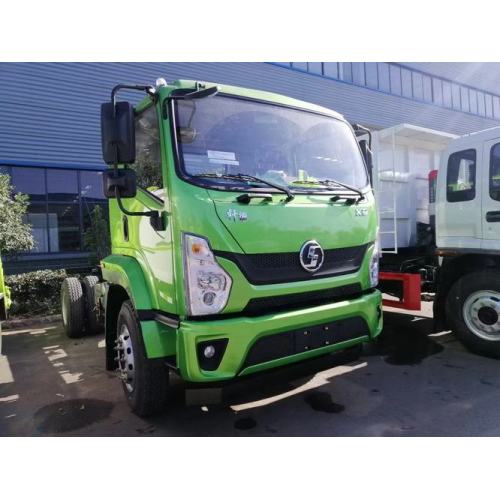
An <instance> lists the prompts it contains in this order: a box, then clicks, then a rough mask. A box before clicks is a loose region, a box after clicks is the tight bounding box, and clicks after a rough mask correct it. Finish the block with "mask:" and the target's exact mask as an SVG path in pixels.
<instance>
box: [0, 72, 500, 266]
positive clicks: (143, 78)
mask: <svg viewBox="0 0 500 500" xmlns="http://www.w3.org/2000/svg"><path fill="white" fill-rule="evenodd" d="M158 77H164V78H166V79H167V80H175V79H178V78H184V79H194V80H204V81H212V82H218V83H225V84H230V85H238V86H244V87H251V88H256V89H260V90H266V91H271V92H277V93H281V94H286V95H289V96H291V97H295V98H298V99H302V100H305V101H309V102H313V103H317V104H320V105H322V106H326V107H328V108H331V109H334V110H336V111H338V112H340V113H342V114H343V115H345V116H346V118H347V119H349V120H350V121H352V122H357V123H360V124H362V125H364V126H368V127H370V128H372V129H383V128H387V127H392V126H394V125H397V124H401V123H409V124H413V125H418V126H421V127H426V128H431V129H435V130H440V131H443V132H448V133H452V134H466V133H469V132H473V131H477V130H481V129H485V128H489V127H493V126H498V125H500V90H499V89H498V82H499V81H500V63H393V62H366V63H362V62H361V63H360V62H293V63H291V62H279V63H278V62H270V63H0V133H1V140H0V171H1V172H7V173H8V174H10V175H11V177H12V182H13V184H14V186H15V188H16V189H17V190H19V191H20V192H23V193H27V194H28V195H29V196H30V209H29V215H28V220H29V222H30V223H31V224H32V226H33V232H34V236H35V239H36V247H35V248H34V249H33V250H32V251H31V252H29V253H26V254H24V255H21V256H19V257H18V258H16V259H15V260H11V261H8V262H6V265H5V267H6V272H7V273H13V272H19V271H26V270H31V269H42V268H70V267H73V268H77V267H81V266H85V265H86V263H87V262H88V253H87V252H86V251H85V249H84V247H83V232H84V230H85V228H86V227H87V226H88V221H89V213H90V211H91V210H92V208H93V207H94V206H95V205H96V204H103V206H105V205H106V201H105V200H104V198H103V195H102V188H101V174H100V172H101V171H102V170H103V169H104V164H103V161H102V158H101V150H100V147H101V145H100V118H99V110H100V103H101V102H104V101H106V100H108V99H109V95H110V91H111V88H112V87H113V86H114V85H116V84H117V83H124V82H126V83H154V82H155V80H156V78H158Z"/></svg>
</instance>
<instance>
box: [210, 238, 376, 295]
mask: <svg viewBox="0 0 500 500" xmlns="http://www.w3.org/2000/svg"><path fill="white" fill-rule="evenodd" d="M367 247H368V244H365V245H360V246H356V247H347V248H335V249H330V250H325V251H324V252H325V259H324V262H323V265H322V267H321V269H319V270H318V271H316V272H315V273H310V272H308V271H306V270H305V269H304V268H303V267H302V266H301V265H300V257H299V252H298V251H297V252H279V253H262V254H260V253H256V254H241V253H233V252H225V251H220V250H216V251H215V252H214V253H215V255H217V256H219V257H223V258H224V259H228V260H231V261H232V262H234V263H235V264H236V265H237V266H238V267H239V269H240V270H241V272H242V273H243V274H244V276H245V278H246V279H247V280H248V281H249V282H250V283H252V285H270V284H276V283H289V282H292V281H304V280H311V279H318V278H327V277H331V276H341V275H343V274H350V273H354V272H356V271H358V270H359V268H360V266H361V263H362V262H363V257H364V256H365V252H366V249H367Z"/></svg>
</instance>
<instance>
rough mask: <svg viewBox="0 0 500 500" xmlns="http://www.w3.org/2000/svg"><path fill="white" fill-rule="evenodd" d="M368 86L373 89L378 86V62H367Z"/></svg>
mask: <svg viewBox="0 0 500 500" xmlns="http://www.w3.org/2000/svg"><path fill="white" fill-rule="evenodd" d="M365 76H366V86H367V87H370V88H372V89H377V88H378V74H377V63H373V62H367V63H365Z"/></svg>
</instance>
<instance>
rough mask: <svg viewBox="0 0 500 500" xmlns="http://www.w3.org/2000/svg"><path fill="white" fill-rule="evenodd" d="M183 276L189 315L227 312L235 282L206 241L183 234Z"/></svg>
mask: <svg viewBox="0 0 500 500" xmlns="http://www.w3.org/2000/svg"><path fill="white" fill-rule="evenodd" d="M184 276H185V282H186V303H187V306H188V309H189V314H190V315H193V316H198V315H201V314H216V313H218V312H220V311H222V309H224V307H225V305H226V303H227V299H228V298H229V291H230V289H231V284H232V281H231V278H230V276H229V275H228V274H227V273H226V272H225V271H224V269H222V267H220V266H219V264H217V262H216V260H215V257H214V254H213V252H212V250H211V249H210V245H209V243H208V241H207V240H206V239H204V238H200V237H199V236H194V235H192V234H185V235H184Z"/></svg>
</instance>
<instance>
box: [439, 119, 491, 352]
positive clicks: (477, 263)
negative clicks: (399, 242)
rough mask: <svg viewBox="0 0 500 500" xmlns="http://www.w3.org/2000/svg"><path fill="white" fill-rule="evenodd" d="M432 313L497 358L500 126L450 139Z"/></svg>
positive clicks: (443, 163)
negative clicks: (435, 292)
mask: <svg viewBox="0 0 500 500" xmlns="http://www.w3.org/2000/svg"><path fill="white" fill-rule="evenodd" d="M436 246H437V253H438V255H439V256H441V258H440V267H439V274H438V277H439V278H438V280H437V294H436V300H435V303H434V312H435V317H437V318H438V319H439V318H440V319H442V320H444V323H445V324H447V325H448V326H449V327H450V328H451V329H452V330H453V331H454V332H455V333H456V334H457V336H458V337H459V338H460V339H461V340H462V342H463V343H464V344H465V345H466V346H467V347H469V348H470V349H471V350H473V351H475V352H477V353H480V354H485V355H489V356H493V357H500V127H495V128H491V129H487V130H482V131H480V132H475V133H472V134H469V135H466V136H463V137H459V138H457V139H454V140H452V141H451V142H450V143H449V145H448V148H447V149H446V150H445V151H444V153H443V155H442V159H441V164H440V168H439V172H438V178H437V189H436Z"/></svg>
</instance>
